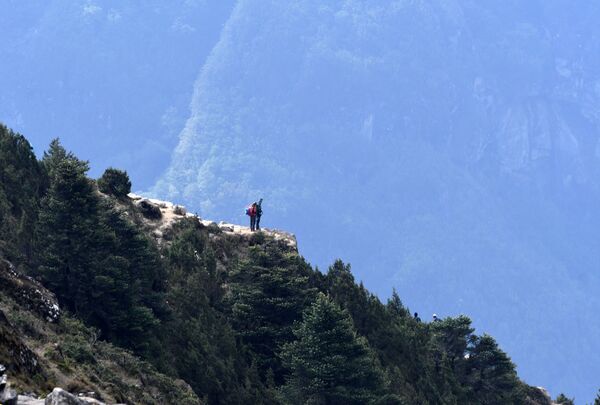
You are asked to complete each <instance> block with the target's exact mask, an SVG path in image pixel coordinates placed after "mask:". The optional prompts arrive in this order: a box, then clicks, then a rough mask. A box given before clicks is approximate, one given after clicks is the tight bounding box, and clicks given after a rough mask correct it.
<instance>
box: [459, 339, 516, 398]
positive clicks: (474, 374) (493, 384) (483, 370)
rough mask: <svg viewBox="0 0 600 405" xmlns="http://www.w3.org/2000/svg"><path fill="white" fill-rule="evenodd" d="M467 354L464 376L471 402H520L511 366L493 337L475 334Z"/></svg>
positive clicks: (514, 374)
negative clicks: (476, 335)
mask: <svg viewBox="0 0 600 405" xmlns="http://www.w3.org/2000/svg"><path fill="white" fill-rule="evenodd" d="M468 354H469V356H468V360H467V364H466V368H467V371H466V375H467V382H468V385H469V387H470V388H471V391H470V396H471V398H472V401H473V402H474V403H481V404H500V403H502V404H519V403H522V398H521V397H520V394H519V391H518V388H519V381H518V379H517V373H516V371H515V366H514V364H513V363H512V362H511V361H510V358H509V357H508V356H507V355H506V353H504V352H503V351H502V350H500V348H499V347H498V344H497V343H496V341H495V340H494V338H492V337H491V336H489V335H483V336H481V337H476V338H475V339H474V341H473V346H472V347H470V348H469V351H468Z"/></svg>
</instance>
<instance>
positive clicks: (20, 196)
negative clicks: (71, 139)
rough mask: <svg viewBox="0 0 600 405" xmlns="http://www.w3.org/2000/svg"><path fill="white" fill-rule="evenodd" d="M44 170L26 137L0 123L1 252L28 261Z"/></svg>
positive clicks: (16, 261)
mask: <svg viewBox="0 0 600 405" xmlns="http://www.w3.org/2000/svg"><path fill="white" fill-rule="evenodd" d="M42 189H43V171H42V169H41V166H40V164H39V163H38V161H37V159H36V158H35V155H34V154H33V150H32V148H31V145H30V144H29V142H27V140H26V139H25V137H23V136H22V135H19V134H16V133H14V132H13V131H11V130H9V129H8V128H6V127H5V126H3V125H1V124H0V255H3V256H5V257H6V258H7V259H9V260H10V261H12V262H13V263H14V264H15V265H18V266H20V267H22V265H29V264H31V260H32V258H33V234H34V228H35V223H36V221H37V211H38V209H39V201H40V198H41V194H42Z"/></svg>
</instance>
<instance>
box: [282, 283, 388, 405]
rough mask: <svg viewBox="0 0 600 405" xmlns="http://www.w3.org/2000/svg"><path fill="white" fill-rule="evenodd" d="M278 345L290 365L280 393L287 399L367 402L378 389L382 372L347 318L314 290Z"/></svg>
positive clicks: (334, 305) (380, 384) (338, 402)
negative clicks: (287, 336) (288, 337)
mask: <svg viewBox="0 0 600 405" xmlns="http://www.w3.org/2000/svg"><path fill="white" fill-rule="evenodd" d="M294 335H295V336H296V339H297V340H295V341H294V342H292V343H289V344H286V345H285V346H284V349H283V351H282V358H283V359H284V364H285V366H286V367H287V368H288V369H289V370H290V376H289V378H288V380H287V383H286V384H285V385H284V386H283V387H282V389H281V394H282V398H283V399H284V402H285V403H289V404H305V403H311V404H312V403H314V404H366V403H369V401H371V400H373V399H375V398H376V397H377V396H378V395H380V394H381V393H382V391H383V373H382V371H381V370H380V368H379V366H378V364H377V361H376V360H375V356H374V354H373V353H372V352H371V350H370V349H369V346H368V344H367V342H366V340H365V339H364V338H362V337H359V336H357V334H356V331H355V329H354V326H353V324H352V319H351V318H350V316H349V315H348V313H347V312H346V311H343V310H341V309H340V308H339V307H338V306H337V305H336V304H335V303H333V302H332V301H331V300H330V299H329V298H328V297H327V296H325V295H323V294H319V296H318V297H317V300H316V302H315V303H314V304H313V305H312V306H311V307H310V308H309V309H307V310H306V312H305V313H304V317H303V321H302V323H300V324H299V325H298V326H297V327H296V328H295V329H294Z"/></svg>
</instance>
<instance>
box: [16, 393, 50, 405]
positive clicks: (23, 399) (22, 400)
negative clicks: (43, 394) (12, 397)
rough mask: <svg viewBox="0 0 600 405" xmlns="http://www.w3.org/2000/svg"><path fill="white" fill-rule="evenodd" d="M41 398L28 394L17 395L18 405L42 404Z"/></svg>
mask: <svg viewBox="0 0 600 405" xmlns="http://www.w3.org/2000/svg"><path fill="white" fill-rule="evenodd" d="M44 403H45V401H44V400H43V399H39V398H35V397H31V396H29V395H19V397H18V399H17V404H18V405H44Z"/></svg>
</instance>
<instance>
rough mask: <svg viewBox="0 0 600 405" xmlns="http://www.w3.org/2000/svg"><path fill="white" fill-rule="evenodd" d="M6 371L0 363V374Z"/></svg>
mask: <svg viewBox="0 0 600 405" xmlns="http://www.w3.org/2000/svg"><path fill="white" fill-rule="evenodd" d="M5 371H6V367H4V364H0V374H2V373H4V372H5Z"/></svg>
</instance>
